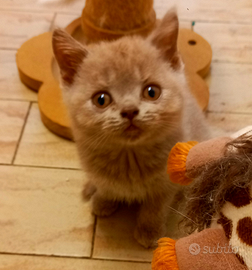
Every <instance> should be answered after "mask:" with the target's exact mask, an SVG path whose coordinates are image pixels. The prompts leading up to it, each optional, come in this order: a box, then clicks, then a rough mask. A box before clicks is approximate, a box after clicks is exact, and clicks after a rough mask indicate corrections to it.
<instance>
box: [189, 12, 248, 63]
mask: <svg viewBox="0 0 252 270" xmlns="http://www.w3.org/2000/svg"><path fill="white" fill-rule="evenodd" d="M251 14H252V11H251ZM250 17H251V18H252V16H250ZM194 31H195V32H196V33H198V34H200V35H202V36H203V37H204V38H205V39H206V40H207V41H208V42H209V43H210V45H211V46H212V49H213V61H218V62H223V61H225V62H241V63H252V46H251V44H252V27H251V25H241V24H234V23H231V24H224V23H201V22H196V24H195V26H194Z"/></svg>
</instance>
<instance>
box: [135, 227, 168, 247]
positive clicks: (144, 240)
mask: <svg viewBox="0 0 252 270" xmlns="http://www.w3.org/2000/svg"><path fill="white" fill-rule="evenodd" d="M163 235H164V232H163V230H160V231H157V228H151V227H148V226H137V227H136V229H135V231H134V237H135V239H136V240H137V242H138V243H139V244H140V245H142V246H143V247H145V248H153V247H156V246H157V241H158V239H159V238H161V237H162V236H163Z"/></svg>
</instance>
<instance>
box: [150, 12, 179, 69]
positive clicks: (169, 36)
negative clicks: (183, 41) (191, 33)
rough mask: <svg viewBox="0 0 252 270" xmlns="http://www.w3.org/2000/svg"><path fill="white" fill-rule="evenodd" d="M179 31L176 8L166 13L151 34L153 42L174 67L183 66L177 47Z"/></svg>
mask: <svg viewBox="0 0 252 270" xmlns="http://www.w3.org/2000/svg"><path fill="white" fill-rule="evenodd" d="M178 31H179V22H178V16H177V13H176V11H175V10H171V11H168V12H167V13H166V15H165V16H164V18H163V19H162V21H161V22H160V24H159V25H158V26H157V28H156V29H155V30H154V31H153V33H152V34H151V36H150V41H151V43H152V44H153V45H154V46H155V47H157V48H158V49H159V50H160V51H161V53H162V55H163V57H164V58H165V60H166V61H169V62H170V63H171V66H172V67H173V68H174V69H179V68H181V66H182V60H181V57H180V55H179V53H178V49H177V39H178Z"/></svg>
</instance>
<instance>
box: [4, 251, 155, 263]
mask: <svg viewBox="0 0 252 270" xmlns="http://www.w3.org/2000/svg"><path fill="white" fill-rule="evenodd" d="M0 255H10V256H24V257H25V256H31V257H42V258H58V259H60V258H62V259H73V260H74V259H82V260H87V261H108V262H122V263H124V262H126V263H139V264H140V263H146V264H147V263H148V264H150V263H151V261H134V260H120V259H112V258H110V259H103V258H90V257H88V256H71V255H69V256H67V255H62V256H61V255H47V254H36V253H11V252H4V251H0Z"/></svg>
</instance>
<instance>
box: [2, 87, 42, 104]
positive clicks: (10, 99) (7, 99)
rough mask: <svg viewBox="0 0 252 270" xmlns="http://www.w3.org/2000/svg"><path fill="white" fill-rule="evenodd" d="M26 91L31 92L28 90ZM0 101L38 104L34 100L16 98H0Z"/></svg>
mask: <svg viewBox="0 0 252 270" xmlns="http://www.w3.org/2000/svg"><path fill="white" fill-rule="evenodd" d="M27 91H32V90H30V89H28V90H27ZM0 101H17V102H31V103H38V101H36V100H26V99H18V98H0Z"/></svg>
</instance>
